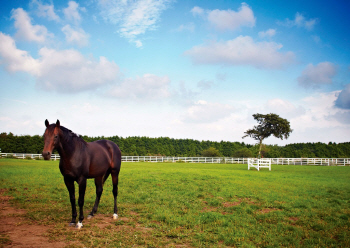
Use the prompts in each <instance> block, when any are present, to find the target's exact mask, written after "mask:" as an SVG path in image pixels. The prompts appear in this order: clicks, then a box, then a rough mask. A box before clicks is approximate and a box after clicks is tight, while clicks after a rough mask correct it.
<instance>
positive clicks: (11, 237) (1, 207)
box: [0, 192, 67, 247]
mask: <svg viewBox="0 0 350 248" xmlns="http://www.w3.org/2000/svg"><path fill="white" fill-rule="evenodd" d="M2 193H3V192H0V219H1V225H0V233H1V240H0V246H1V247H2V246H5V245H6V247H65V246H66V245H67V242H51V241H49V239H48V238H47V237H45V234H46V233H47V231H48V230H49V229H50V228H52V226H44V225H38V224H36V223H31V222H30V221H29V220H28V219H26V218H25V214H26V211H25V210H21V209H16V208H14V207H11V205H10V204H9V202H8V201H9V200H10V199H11V197H9V196H4V195H2Z"/></svg>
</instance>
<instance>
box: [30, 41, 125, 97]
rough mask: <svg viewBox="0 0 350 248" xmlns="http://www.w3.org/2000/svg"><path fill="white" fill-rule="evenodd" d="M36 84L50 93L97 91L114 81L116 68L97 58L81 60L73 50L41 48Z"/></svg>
mask: <svg viewBox="0 0 350 248" xmlns="http://www.w3.org/2000/svg"><path fill="white" fill-rule="evenodd" d="M39 55H40V59H39V60H40V74H39V75H38V76H37V80H38V85H39V86H40V87H41V88H43V89H45V90H50V91H58V92H64V93H73V92H79V91H84V90H89V89H96V88H98V87H101V86H104V85H106V84H109V83H112V82H115V81H116V80H117V78H118V75H119V67H118V66H117V65H116V64H115V63H114V62H110V61H108V60H107V59H106V58H105V57H102V56H101V57H100V58H99V60H98V61H95V60H93V59H88V58H86V57H84V56H83V55H82V54H81V53H80V52H78V51H76V50H62V51H56V50H53V49H48V48H42V49H40V51H39Z"/></svg>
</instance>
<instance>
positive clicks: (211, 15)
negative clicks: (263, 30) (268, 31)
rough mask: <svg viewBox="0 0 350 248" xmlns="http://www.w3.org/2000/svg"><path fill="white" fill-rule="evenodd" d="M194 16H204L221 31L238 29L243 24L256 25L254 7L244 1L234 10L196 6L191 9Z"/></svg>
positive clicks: (247, 25)
mask: <svg viewBox="0 0 350 248" xmlns="http://www.w3.org/2000/svg"><path fill="white" fill-rule="evenodd" d="M191 12H192V14H193V15H194V16H202V17H204V18H205V19H207V20H208V22H209V23H210V24H211V25H212V26H213V27H214V28H216V29H218V30H220V31H226V30H230V31H232V30H236V29H238V28H240V27H242V26H246V27H254V26H255V17H254V13H253V11H252V9H251V8H250V7H249V6H248V5H247V4H246V3H242V5H241V7H240V8H239V10H238V11H233V10H230V9H228V10H218V9H215V10H204V9H202V8H200V7H197V6H196V7H194V8H193V9H192V10H191Z"/></svg>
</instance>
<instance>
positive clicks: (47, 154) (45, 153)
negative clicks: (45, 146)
mask: <svg viewBox="0 0 350 248" xmlns="http://www.w3.org/2000/svg"><path fill="white" fill-rule="evenodd" d="M42 155H43V157H44V159H45V160H50V158H51V152H46V151H43V152H42Z"/></svg>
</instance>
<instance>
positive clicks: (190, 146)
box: [0, 133, 350, 158]
mask: <svg viewBox="0 0 350 248" xmlns="http://www.w3.org/2000/svg"><path fill="white" fill-rule="evenodd" d="M81 138H83V139H84V140H85V141H87V142H91V141H95V140H100V139H108V140H111V141H113V142H115V143H116V144H117V145H118V146H119V147H120V150H121V151H122V154H123V155H124V156H126V155H128V156H176V157H200V156H205V157H206V156H224V157H257V156H258V153H259V148H260V146H259V145H250V144H245V143H244V142H228V141H221V142H215V141H209V140H208V141H198V140H192V139H173V138H168V137H159V138H149V137H127V138H123V137H119V136H112V137H103V136H102V137H88V136H81ZM43 147H44V141H43V137H42V136H40V135H34V136H29V135H21V136H17V135H14V134H13V133H1V134H0V148H1V152H3V153H32V154H41V152H42V150H43ZM261 155H262V157H265V158H301V157H303V158H349V157H350V142H345V143H338V144H337V143H332V142H329V143H328V144H325V143H320V142H318V143H297V144H288V145H285V146H278V145H263V146H262V149H261Z"/></svg>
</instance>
